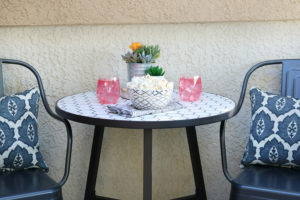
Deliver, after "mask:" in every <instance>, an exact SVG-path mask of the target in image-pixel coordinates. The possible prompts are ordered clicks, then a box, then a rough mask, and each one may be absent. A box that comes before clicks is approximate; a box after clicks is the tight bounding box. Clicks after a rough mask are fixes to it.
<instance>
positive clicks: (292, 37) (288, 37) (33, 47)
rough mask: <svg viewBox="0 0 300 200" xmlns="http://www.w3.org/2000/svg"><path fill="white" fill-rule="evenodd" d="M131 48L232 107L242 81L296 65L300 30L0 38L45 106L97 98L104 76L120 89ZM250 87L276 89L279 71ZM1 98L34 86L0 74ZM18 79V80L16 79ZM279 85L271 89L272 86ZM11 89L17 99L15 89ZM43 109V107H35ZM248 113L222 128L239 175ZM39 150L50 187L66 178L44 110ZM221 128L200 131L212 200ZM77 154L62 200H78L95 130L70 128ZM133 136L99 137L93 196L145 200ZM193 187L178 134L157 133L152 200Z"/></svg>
mask: <svg viewBox="0 0 300 200" xmlns="http://www.w3.org/2000/svg"><path fill="white" fill-rule="evenodd" d="M132 41H141V42H143V43H145V44H159V45H160V47H161V58H160V59H159V64H160V65H161V66H162V67H164V68H165V69H166V72H167V73H166V77H167V78H168V79H169V80H172V81H175V82H176V87H177V86H178V79H179V77H180V75H184V74H186V73H188V72H191V73H197V74H200V75H201V77H202V79H203V89H204V91H206V92H213V93H219V94H221V95H224V96H228V97H231V98H232V99H234V100H237V99H238V95H239V92H240V86H241V83H242V78H243V75H244V74H245V73H246V71H247V70H248V69H249V68H250V66H252V65H253V64H255V63H257V62H259V61H262V60H268V59H277V58H299V52H300V21H287V22H248V23H233V22H231V23H209V24H180V25H167V24H165V25H114V26H113V25H103V26H59V27H56V26H44V27H39V26H36V27H10V28H9V27H6V28H5V27H2V28H0V57H5V58H15V59H21V60H24V61H27V62H29V63H31V64H32V65H33V66H35V67H36V68H37V69H38V71H39V72H40V74H41V76H42V78H43V80H44V86H45V89H46V93H47V95H48V98H49V102H50V104H51V105H52V108H53V109H54V104H55V101H56V100H57V99H59V98H61V97H63V96H65V95H71V94H74V93H78V92H83V91H87V90H95V89H96V81H97V78H98V76H99V75H101V74H113V73H114V74H116V75H118V76H119V77H120V80H121V82H122V83H123V84H124V83H125V81H126V77H127V75H126V65H125V63H124V62H123V61H122V60H121V56H120V55H121V54H123V53H125V52H126V51H127V50H128V45H129V44H130V43H131V42H132ZM267 71H268V72H267V73H265V75H262V73H258V78H259V77H260V78H262V80H260V81H257V82H256V83H255V84H254V83H252V84H251V85H262V86H265V87H271V88H272V91H276V90H278V88H279V82H276V81H277V80H278V77H279V75H280V71H279V69H277V68H276V69H275V70H273V71H269V70H267ZM4 72H5V73H4V76H5V81H6V85H5V88H6V90H7V93H11V92H13V91H14V92H16V91H18V90H22V89H24V88H26V87H25V86H24V85H28V82H29V85H30V86H32V85H33V83H34V82H33V81H32V78H33V77H32V76H29V75H28V74H27V73H21V74H20V71H19V68H17V69H16V70H12V69H11V68H6V69H5V71H4ZM16 77H20V78H16ZM273 83H276V84H273ZM13 88H14V89H13ZM41 108H42V107H41ZM247 110H248V109H244V108H243V109H242V111H241V113H240V114H239V115H238V116H237V117H236V118H234V119H232V120H230V121H229V123H228V135H227V145H228V146H229V148H228V154H229V166H230V169H231V171H233V172H234V174H236V173H237V172H238V171H239V168H238V164H239V161H240V159H241V156H242V152H243V149H244V146H245V141H246V137H247V133H248V130H249V120H250V114H249V113H248V112H247ZM39 125H40V127H39V130H40V140H41V141H40V143H41V150H42V152H43V153H44V155H45V158H46V161H47V163H48V164H49V166H50V175H52V176H53V177H55V178H56V179H58V178H59V176H60V175H61V174H62V173H63V160H64V142H65V134H64V129H63V127H62V126H61V125H59V124H58V123H57V122H55V121H53V120H52V119H50V118H49V117H48V116H47V115H46V114H45V111H44V109H41V112H40V115H39ZM218 126H219V124H213V125H206V126H201V127H197V131H198V142H199V145H200V151H201V160H202V163H203V170H204V178H205V184H206V188H207V193H208V199H209V200H223V199H227V197H228V194H229V189H230V188H229V184H228V183H227V182H226V180H225V178H224V176H223V174H222V170H221V163H220V153H219V152H220V149H219V140H218ZM72 127H73V133H74V146H73V155H72V167H71V174H70V177H69V180H68V182H67V184H66V185H65V186H64V197H65V199H66V200H82V199H83V195H84V188H85V181H86V177H87V169H88V161H89V156H90V150H91V144H92V133H93V127H91V126H88V125H83V124H79V123H74V122H72ZM141 133H142V132H141V131H139V130H122V129H107V130H106V132H105V136H104V144H103V151H102V157H101V164H100V174H99V177H98V181H97V193H98V194H101V195H104V196H110V197H114V198H119V199H122V200H140V199H142V159H143V157H142V156H143V152H142V149H143V148H142V147H143V137H142V134H141ZM193 191H194V185H193V179H192V171H191V165H190V159H189V153H188V149H187V141H186V138H185V131H184V129H167V130H156V131H154V141H153V199H155V200H166V199H170V198H175V197H179V196H182V195H188V194H191V193H193Z"/></svg>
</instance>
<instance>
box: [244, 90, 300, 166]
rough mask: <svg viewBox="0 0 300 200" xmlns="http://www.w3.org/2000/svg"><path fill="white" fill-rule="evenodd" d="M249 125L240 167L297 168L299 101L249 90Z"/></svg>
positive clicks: (299, 148) (299, 122)
mask: <svg viewBox="0 0 300 200" xmlns="http://www.w3.org/2000/svg"><path fill="white" fill-rule="evenodd" d="M250 101H251V108H252V125H251V131H250V137H249V141H248V145H247V147H246V151H245V153H244V157H243V159H242V165H249V164H261V165H276V166H300V99H295V98H291V97H282V96H279V95H276V94H271V93H268V92H263V91H261V90H259V89H257V88H252V89H251V90H250Z"/></svg>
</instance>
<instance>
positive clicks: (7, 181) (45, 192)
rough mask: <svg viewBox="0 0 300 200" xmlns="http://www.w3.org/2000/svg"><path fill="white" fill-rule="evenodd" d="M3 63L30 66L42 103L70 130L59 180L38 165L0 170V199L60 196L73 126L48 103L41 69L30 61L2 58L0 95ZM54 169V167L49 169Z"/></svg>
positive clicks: (54, 198)
mask: <svg viewBox="0 0 300 200" xmlns="http://www.w3.org/2000/svg"><path fill="white" fill-rule="evenodd" d="M2 64H16V65H21V66H24V67H26V68H27V69H29V70H30V71H31V72H32V73H33V74H34V76H35V77H36V79H37V83H38V86H39V90H40V95H41V99H42V101H43V105H44V107H45V109H46V111H47V112H48V114H49V115H50V116H51V117H53V118H54V119H56V120H58V121H61V122H62V123H64V125H65V127H66V132H67V149H66V162H65V170H64V175H63V177H62V179H61V180H60V181H59V182H58V183H57V182H55V181H54V180H53V179H52V178H50V177H49V176H48V175H47V173H46V172H44V171H42V170H39V169H30V170H24V171H15V172H10V173H2V174H0V200H61V199H62V191H61V188H62V186H63V185H64V184H65V183H66V181H67V178H68V176H69V171H70V163H71V150H72V130H71V126H70V124H69V122H68V121H67V120H66V119H63V118H62V117H60V116H58V115H56V114H55V113H54V112H53V111H52V110H51V109H50V107H49V105H48V102H47V99H46V95H45V92H44V88H43V84H42V80H41V78H40V76H39V74H38V72H37V71H36V70H35V69H34V68H33V67H32V66H31V65H29V64H28V63H25V62H23V61H19V60H11V59H0V97H1V96H3V94H4V93H3V76H2ZM50 170H51V169H50Z"/></svg>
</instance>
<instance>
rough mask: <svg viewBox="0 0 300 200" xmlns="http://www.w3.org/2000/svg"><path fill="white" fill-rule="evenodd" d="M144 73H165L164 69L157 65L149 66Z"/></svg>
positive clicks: (152, 74) (151, 74) (159, 74)
mask: <svg viewBox="0 0 300 200" xmlns="http://www.w3.org/2000/svg"><path fill="white" fill-rule="evenodd" d="M146 74H149V75H150V76H163V75H164V74H165V71H164V70H163V69H162V68H160V67H159V66H155V67H154V66H151V67H150V68H149V69H148V70H147V71H146Z"/></svg>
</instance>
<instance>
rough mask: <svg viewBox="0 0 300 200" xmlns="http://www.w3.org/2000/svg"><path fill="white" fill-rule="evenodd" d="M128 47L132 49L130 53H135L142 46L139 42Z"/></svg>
mask: <svg viewBox="0 0 300 200" xmlns="http://www.w3.org/2000/svg"><path fill="white" fill-rule="evenodd" d="M129 47H130V48H131V49H132V51H136V50H137V49H139V48H141V47H142V44H141V43H140V42H133V43H132V44H131V45H130V46H129Z"/></svg>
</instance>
